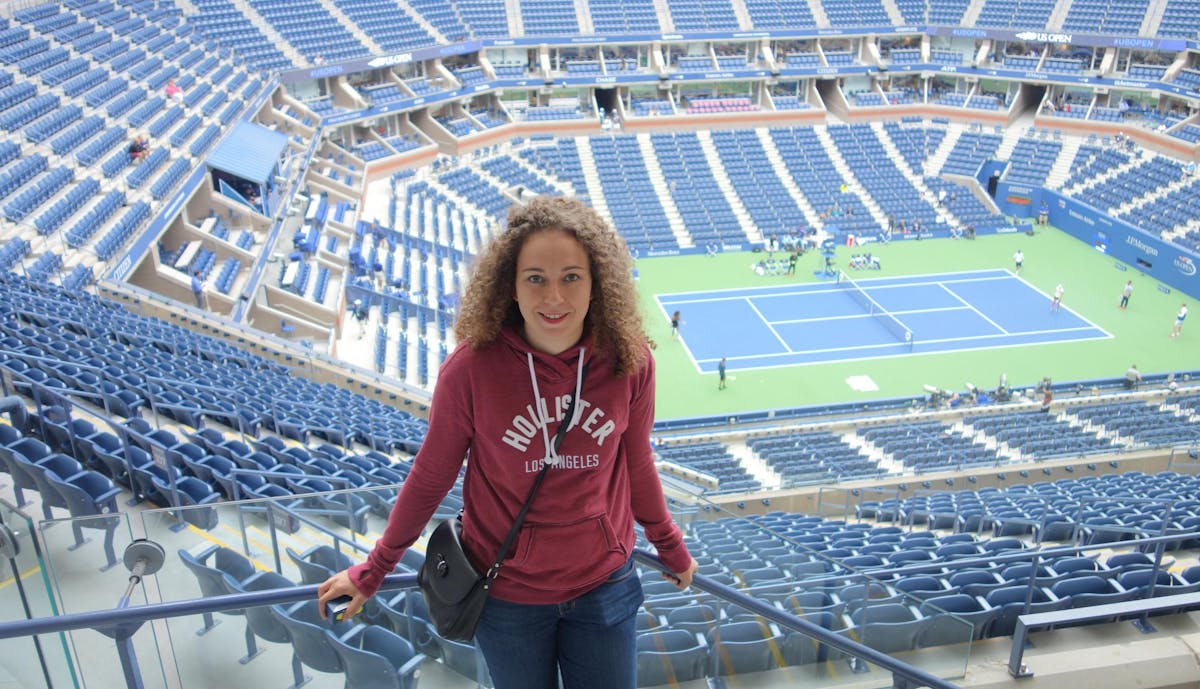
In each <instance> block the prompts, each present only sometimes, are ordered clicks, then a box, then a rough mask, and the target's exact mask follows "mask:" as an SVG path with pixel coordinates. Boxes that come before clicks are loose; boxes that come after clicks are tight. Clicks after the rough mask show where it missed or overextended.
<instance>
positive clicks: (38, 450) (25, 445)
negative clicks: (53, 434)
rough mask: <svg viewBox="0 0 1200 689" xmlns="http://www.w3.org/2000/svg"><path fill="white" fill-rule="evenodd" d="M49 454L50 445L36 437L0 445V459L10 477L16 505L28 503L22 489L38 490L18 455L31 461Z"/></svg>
mask: <svg viewBox="0 0 1200 689" xmlns="http://www.w3.org/2000/svg"><path fill="white" fill-rule="evenodd" d="M50 454H51V452H50V447H49V446H48V445H46V444H45V443H43V442H42V441H40V440H38V439H37V438H28V437H26V438H20V439H19V440H17V441H16V442H14V443H13V444H11V445H3V446H0V460H2V461H3V463H4V466H5V470H6V471H8V475H9V476H11V477H12V480H13V494H14V495H15V496H16V498H17V507H24V506H25V505H28V504H29V501H28V500H26V499H25V494H24V492H23V491H26V490H38V484H37V481H36V480H35V479H34V477H33V474H31V473H30V472H28V471H26V470H25V468H24V466H23V464H22V463H21V461H20V460H18V457H19V458H21V460H23V461H24V462H33V461H37V460H39V459H45V458H46V457H49V456H50Z"/></svg>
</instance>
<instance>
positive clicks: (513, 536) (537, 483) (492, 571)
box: [484, 364, 588, 583]
mask: <svg viewBox="0 0 1200 689" xmlns="http://www.w3.org/2000/svg"><path fill="white" fill-rule="evenodd" d="M587 369H588V364H584V365H583V372H582V373H581V374H580V385H579V391H580V392H582V391H583V384H582V383H583V379H584V378H586V377H587ZM576 397H578V395H572V396H571V403H570V404H568V405H567V413H566V415H565V416H564V417H563V422H562V423H560V424H559V425H558V432H557V433H555V434H554V444H553V446H554V455H555V456H557V455H558V448H559V446H560V445H562V440H563V436H564V435H566V434H567V427H568V426H570V425H571V421H572V420H573V419H574V418H575V398H576ZM549 470H550V462H544V463H543V464H542V469H541V471H539V472H538V475H537V478H535V479H534V480H533V486H531V487H530V489H529V496H528V497H526V498H525V504H524V505H521V511H520V512H518V513H517V518H516V519H515V520H513V525H512V528H511V529H509V530H508V536H506V537H505V538H504V545H502V546H500V552H498V553H496V561H495V562H494V563H492V566H491V567H490V568H489V569H488V571H487V574H486V575H485V576H484V579H486V580H487V581H488V582H489V583H490V582H491V581H492V580H493V579H495V578H496V576H497V575H499V574H500V563H501V562H503V561H504V559H505V558H506V557H508V549H509V548H511V547H512V545H513V541H515V540H517V534H518V533H519V532H520V531H521V524H522V523H524V521H525V513H527V512H529V505H530V504H531V503H532V502H533V496H535V495H537V492H538V488H541V486H542V480H543V479H545V478H546V472H548V471H549Z"/></svg>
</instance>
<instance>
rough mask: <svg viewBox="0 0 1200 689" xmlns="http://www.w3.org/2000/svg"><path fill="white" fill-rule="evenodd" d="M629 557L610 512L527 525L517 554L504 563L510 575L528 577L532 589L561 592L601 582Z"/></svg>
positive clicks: (522, 533) (518, 545)
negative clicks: (563, 520)
mask: <svg viewBox="0 0 1200 689" xmlns="http://www.w3.org/2000/svg"><path fill="white" fill-rule="evenodd" d="M628 557H629V554H628V553H627V552H626V548H625V546H624V545H623V544H622V543H621V540H620V539H619V538H617V535H616V532H615V531H614V530H613V527H612V524H611V523H610V522H609V520H608V515H606V514H599V515H594V516H590V517H584V518H582V519H579V520H577V521H573V522H557V523H551V524H527V525H526V526H525V527H524V528H522V529H521V535H520V538H519V539H518V542H517V551H516V555H515V556H514V557H513V558H512V560H510V561H509V562H507V563H505V565H506V566H507V567H508V568H509V572H508V573H509V576H512V575H514V574H518V573H519V575H520V576H522V577H528V579H527V584H528V585H529V586H531V587H533V588H537V589H542V590H547V591H559V590H572V589H578V588H581V587H585V586H588V585H590V584H598V583H600V582H602V581H604V580H605V579H606V578H608V576H609V575H610V574H612V572H613V570H615V569H616V568H617V567H619V566H620V565H621V564H622V563H624V561H625V560H626V559H628Z"/></svg>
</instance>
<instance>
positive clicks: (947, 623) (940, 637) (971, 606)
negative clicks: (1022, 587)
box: [917, 593, 1000, 648]
mask: <svg viewBox="0 0 1200 689" xmlns="http://www.w3.org/2000/svg"><path fill="white" fill-rule="evenodd" d="M918 611H919V612H920V613H921V614H922V615H924V616H925V618H926V619H925V623H924V624H923V625H922V626H921V629H920V631H918V632H917V647H918V648H929V647H932V646H943V645H946V644H957V643H962V642H964V641H966V640H967V639H966V638H965V637H966V633H965V632H964V631H963V630H964V629H965V627H964V626H963V624H962V622H960V621H959V620H966V621H967V622H970V623H971V625H972V632H971V638H972V639H982V638H983V637H984V635H985V634H986V633H987V630H988V627H989V626H990V625H991V624H992V620H994V619H995V618H996V615H998V614H999V613H1000V610H999V609H998V608H993V607H992V606H990V605H988V604H987V603H985V602H984V601H983V600H982V599H980V598H978V597H977V596H968V595H966V594H964V593H953V594H950V595H948V596H937V597H935V598H928V599H926V600H925V601H924V602H923V603H921V606H920V607H919V608H918Z"/></svg>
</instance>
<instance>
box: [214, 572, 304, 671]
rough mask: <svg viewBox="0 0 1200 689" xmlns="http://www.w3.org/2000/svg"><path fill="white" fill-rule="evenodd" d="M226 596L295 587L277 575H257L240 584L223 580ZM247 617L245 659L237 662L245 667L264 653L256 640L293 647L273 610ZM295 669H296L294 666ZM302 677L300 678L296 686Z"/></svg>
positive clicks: (261, 608) (250, 611) (260, 609)
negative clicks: (287, 644)
mask: <svg viewBox="0 0 1200 689" xmlns="http://www.w3.org/2000/svg"><path fill="white" fill-rule="evenodd" d="M221 582H222V583H223V584H224V585H225V593H229V594H234V593H250V592H252V591H270V590H271V589H284V588H292V587H294V586H295V585H296V584H295V583H294V582H293V581H292V580H291V579H288V578H287V577H285V576H283V575H282V574H279V573H278V572H272V571H265V572H256V573H254V574H253V575H251V576H250V577H248V578H247V579H244V580H240V581H239V580H237V579H234V578H233V577H222V578H221ZM244 612H245V615H246V655H245V656H244V657H242V658H239V659H238V662H239V663H241V664H242V665H245V664H246V663H248V662H250V661H251V660H253V659H254V658H256V657H258V655H259V654H260V653H262V652H263V651H261V650H259V648H258V643H257V642H256V638H257V639H262V640H264V641H270V642H271V643H276V644H286V643H291V641H292V639H291V637H290V636H289V635H288V632H287V627H284V626H283V625H281V624H279V623H278V620H277V619H276V617H275V615H274V614H273V613H272V612H271V606H269V605H258V606H254V607H250V608H246V609H245V611H244ZM293 667H294V665H293ZM302 678H303V676H301V677H298V678H297V680H296V681H297V684H298V683H299V681H300V679H302Z"/></svg>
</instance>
